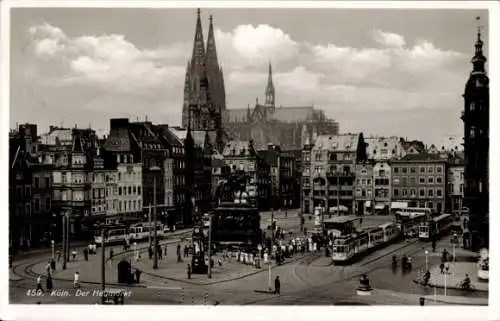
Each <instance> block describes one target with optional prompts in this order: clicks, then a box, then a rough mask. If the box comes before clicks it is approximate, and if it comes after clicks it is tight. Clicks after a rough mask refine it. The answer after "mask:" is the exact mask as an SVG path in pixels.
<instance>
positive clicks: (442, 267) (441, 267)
mask: <svg viewBox="0 0 500 321" xmlns="http://www.w3.org/2000/svg"><path fill="white" fill-rule="evenodd" d="M439 269H440V270H441V274H444V263H443V262H441V264H439Z"/></svg>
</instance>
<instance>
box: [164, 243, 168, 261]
mask: <svg viewBox="0 0 500 321" xmlns="http://www.w3.org/2000/svg"><path fill="white" fill-rule="evenodd" d="M167 249H168V244H165V248H164V253H163V255H164V256H165V259H166V258H167Z"/></svg>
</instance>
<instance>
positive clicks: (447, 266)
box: [444, 262, 450, 274]
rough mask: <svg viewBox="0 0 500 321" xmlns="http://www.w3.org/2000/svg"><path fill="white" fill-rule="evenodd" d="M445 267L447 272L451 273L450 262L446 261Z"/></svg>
mask: <svg viewBox="0 0 500 321" xmlns="http://www.w3.org/2000/svg"><path fill="white" fill-rule="evenodd" d="M444 269H445V271H446V274H450V263H448V262H446V263H445V264H444Z"/></svg>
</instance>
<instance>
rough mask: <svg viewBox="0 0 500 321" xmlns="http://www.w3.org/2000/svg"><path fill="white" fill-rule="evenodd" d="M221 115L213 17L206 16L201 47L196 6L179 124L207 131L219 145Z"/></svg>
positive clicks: (223, 100)
mask: <svg viewBox="0 0 500 321" xmlns="http://www.w3.org/2000/svg"><path fill="white" fill-rule="evenodd" d="M225 115H226V92H225V89H224V76H223V73H222V67H221V66H220V65H219V62H218V60H217V49H216V46H215V37H214V28H213V19H212V16H210V26H209V29H208V39H207V46H206V48H205V42H204V39H203V28H202V26H201V17H200V9H198V10H197V19H196V31H195V35H194V43H193V53H192V57H191V60H190V61H189V62H188V64H187V68H186V79H185V83H184V104H183V108H182V127H184V128H189V129H190V130H192V131H205V132H208V133H209V134H210V136H211V137H213V138H215V139H214V140H215V142H214V141H212V143H215V145H216V147H217V149H220V148H221V147H222V146H221V144H222V141H223V135H224V134H223V128H222V126H223V122H224V117H225ZM214 147H215V146H214Z"/></svg>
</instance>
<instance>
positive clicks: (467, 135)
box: [461, 30, 490, 250]
mask: <svg viewBox="0 0 500 321" xmlns="http://www.w3.org/2000/svg"><path fill="white" fill-rule="evenodd" d="M471 62H472V65H473V68H472V71H471V73H470V76H469V79H468V80H467V83H466V85H465V91H464V94H463V98H464V111H463V112H462V116H461V118H462V120H463V122H464V152H465V170H464V179H465V192H464V204H465V206H466V207H467V208H468V209H469V217H470V220H469V229H470V233H471V235H470V236H471V238H470V241H471V242H470V244H471V249H473V250H477V249H479V248H480V247H482V246H486V247H487V246H488V244H489V167H488V160H489V154H488V153H489V110H490V96H489V78H488V76H487V73H486V69H485V64H486V57H485V56H484V54H483V41H482V39H481V32H480V30H478V33H477V41H476V43H475V53H474V56H473V57H472V61H471Z"/></svg>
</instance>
